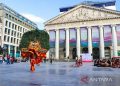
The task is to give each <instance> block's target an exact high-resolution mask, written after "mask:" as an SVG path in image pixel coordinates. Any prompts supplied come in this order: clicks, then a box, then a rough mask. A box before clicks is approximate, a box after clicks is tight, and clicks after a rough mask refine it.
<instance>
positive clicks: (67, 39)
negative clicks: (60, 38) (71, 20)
mask: <svg viewBox="0 0 120 86" xmlns="http://www.w3.org/2000/svg"><path fill="white" fill-rule="evenodd" d="M65 30H66V34H65V35H66V59H67V57H68V56H69V28H66V29H65Z"/></svg>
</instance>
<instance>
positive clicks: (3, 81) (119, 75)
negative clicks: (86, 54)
mask: <svg viewBox="0 0 120 86" xmlns="http://www.w3.org/2000/svg"><path fill="white" fill-rule="evenodd" d="M73 64H74V63H73V62H55V63H53V64H50V63H42V64H41V65H40V66H36V71H35V72H34V73H32V72H30V71H29V63H24V62H23V63H14V64H11V65H7V64H0V86H120V68H115V69H114V68H108V67H106V68H102V67H94V66H93V63H84V64H83V66H81V67H72V66H71V65H73Z"/></svg>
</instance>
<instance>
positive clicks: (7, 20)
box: [0, 3, 37, 57]
mask: <svg viewBox="0 0 120 86" xmlns="http://www.w3.org/2000/svg"><path fill="white" fill-rule="evenodd" d="M36 28H37V25H36V24H35V23H34V22H32V21H30V20H29V19H27V18H25V17H24V16H22V15H20V14H19V13H17V12H16V11H14V10H13V9H11V8H9V7H8V6H6V5H4V4H2V3H0V46H1V47H2V48H3V49H4V52H5V53H9V54H10V55H11V56H14V57H20V50H19V43H20V39H21V37H22V35H23V33H25V32H27V31H29V30H33V29H36Z"/></svg>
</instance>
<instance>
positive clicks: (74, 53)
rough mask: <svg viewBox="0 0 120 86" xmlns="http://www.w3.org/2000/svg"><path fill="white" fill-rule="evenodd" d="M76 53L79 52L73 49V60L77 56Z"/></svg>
mask: <svg viewBox="0 0 120 86" xmlns="http://www.w3.org/2000/svg"><path fill="white" fill-rule="evenodd" d="M76 51H77V50H76V48H73V49H72V58H73V59H75V58H76V56H77V52H76Z"/></svg>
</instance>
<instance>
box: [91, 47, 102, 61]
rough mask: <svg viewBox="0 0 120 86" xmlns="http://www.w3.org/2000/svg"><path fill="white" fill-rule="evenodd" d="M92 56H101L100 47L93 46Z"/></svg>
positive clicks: (94, 57)
mask: <svg viewBox="0 0 120 86" xmlns="http://www.w3.org/2000/svg"><path fill="white" fill-rule="evenodd" d="M92 56H93V59H99V58H100V53H99V48H93V53H92Z"/></svg>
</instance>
